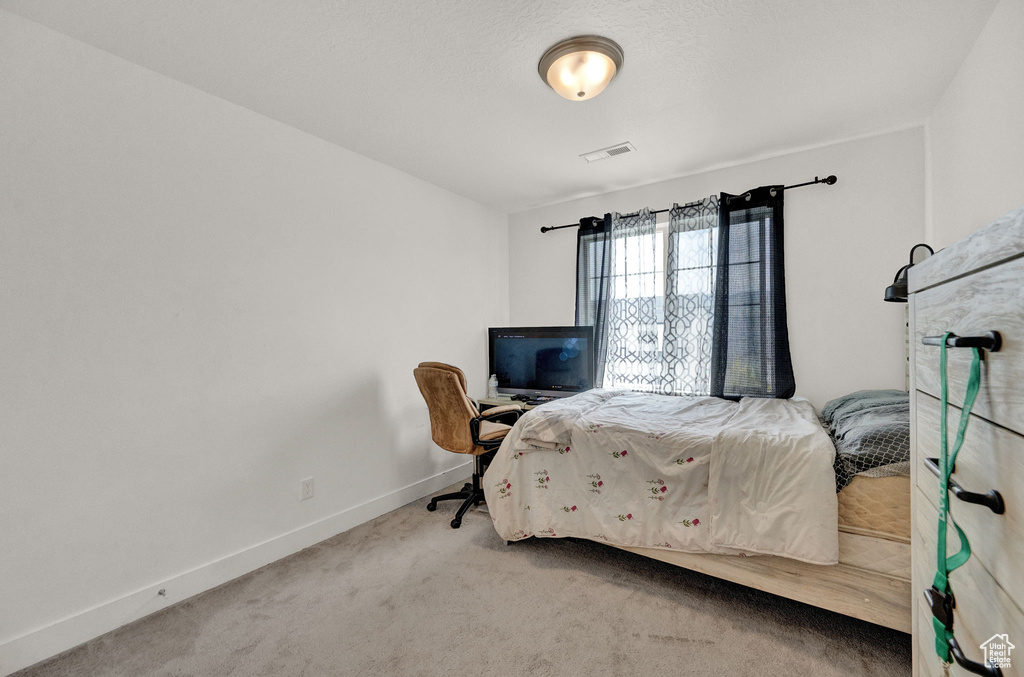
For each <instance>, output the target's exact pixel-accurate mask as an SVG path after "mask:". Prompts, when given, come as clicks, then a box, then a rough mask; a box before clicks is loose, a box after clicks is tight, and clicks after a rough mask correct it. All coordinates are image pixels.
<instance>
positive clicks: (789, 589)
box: [606, 544, 912, 634]
mask: <svg viewBox="0 0 1024 677" xmlns="http://www.w3.org/2000/svg"><path fill="white" fill-rule="evenodd" d="M606 545H610V544H606ZM612 547H614V548H619V549H620V550H628V551H629V552H633V553H636V554H638V555H642V556H644V557H650V558H651V559H656V560H660V561H662V562H667V563H669V564H674V565H675V566H678V567H682V568H684V569H690V570H692V571H697V572H700V573H702V574H707V575H708V576H714V577H715V578H721V579H723V580H726V581H731V582H733V583H739V584H740V585H745V586H747V587H750V588H754V589H756V590H763V591H765V592H770V593H772V594H773V595H779V596H780V597H787V598H789V599H794V600H796V601H798V602H803V603H805V604H810V605H812V606H816V607H820V608H822V609H828V610H829V611H834V612H836V613H840V614H843V615H844V616H852V617H854V618H859V619H861V620H864V621H868V622H870V623H876V624H878V625H882V626H885V627H887V628H893V629H894V630H900V631H902V632H906V633H908V634H909V633H910V632H911V628H912V620H911V608H912V599H911V596H912V595H911V586H910V581H909V580H906V579H903V578H896V577H894V576H887V575H885V574H881V573H876V572H873V571H868V570H866V569H861V568H859V567H854V566H850V565H848V564H842V563H840V564H836V565H834V566H820V565H817V564H807V563H805V562H799V561H797V560H792V559H786V558H785V557H773V556H771V555H758V556H756V557H755V556H752V557H738V556H736V555H706V554H701V553H689V552H674V551H672V550H658V549H656V548H634V547H627V546H619V545H613V546H612Z"/></svg>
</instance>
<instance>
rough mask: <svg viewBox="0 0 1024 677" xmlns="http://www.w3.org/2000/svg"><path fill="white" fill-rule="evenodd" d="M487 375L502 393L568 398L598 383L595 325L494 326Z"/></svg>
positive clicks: (490, 330)
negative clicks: (493, 375)
mask: <svg viewBox="0 0 1024 677" xmlns="http://www.w3.org/2000/svg"><path fill="white" fill-rule="evenodd" d="M487 331H488V345H489V350H488V355H489V360H488V365H487V366H488V369H487V373H488V374H495V375H497V377H498V392H499V393H504V394H506V395H529V396H531V397H566V396H568V395H574V394H576V393H581V392H583V391H585V390H590V389H591V388H593V387H594V328H593V327H491V328H490V329H488V330H487Z"/></svg>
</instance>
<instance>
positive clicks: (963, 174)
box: [928, 0, 1024, 248]
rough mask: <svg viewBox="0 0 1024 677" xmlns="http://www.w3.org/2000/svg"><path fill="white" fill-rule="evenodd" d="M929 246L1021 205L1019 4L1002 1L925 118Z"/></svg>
mask: <svg viewBox="0 0 1024 677" xmlns="http://www.w3.org/2000/svg"><path fill="white" fill-rule="evenodd" d="M928 138H929V154H930V169H931V190H930V192H931V222H932V224H931V229H930V230H931V232H930V233H929V235H928V239H929V242H931V243H932V244H934V245H935V247H936V248H939V247H947V246H949V245H951V244H953V243H954V242H956V241H957V240H959V239H961V238H963V237H966V236H967V235H970V234H971V233H973V232H974V231H976V230H978V229H979V228H982V227H983V226H985V225H987V224H989V223H991V222H992V221H994V220H995V219H997V218H999V217H1000V216H1002V215H1003V214H1005V213H1006V212H1008V211H1010V210H1012V209H1015V208H1017V207H1019V206H1021V205H1024V2H1022V1H1021V0H1002V2H1000V3H999V4H998V5H997V6H996V8H995V11H993V12H992V16H991V18H989V20H988V23H987V24H986V25H985V29H984V30H983V31H982V33H981V35H980V36H979V37H978V40H977V42H976V43H975V44H974V47H973V49H972V50H971V52H970V54H969V55H968V56H967V58H966V59H965V60H964V63H963V65H962V66H961V67H960V71H959V72H958V73H957V75H956V77H955V78H953V81H952V82H951V83H950V85H949V88H948V89H947V90H946V92H945V93H944V94H943V95H942V98H941V99H940V100H939V103H938V105H936V107H935V110H934V111H933V113H932V116H931V118H930V120H929V125H928Z"/></svg>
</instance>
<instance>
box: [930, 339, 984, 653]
mask: <svg viewBox="0 0 1024 677" xmlns="http://www.w3.org/2000/svg"><path fill="white" fill-rule="evenodd" d="M949 335H950V332H946V333H945V334H943V335H942V347H941V349H940V350H941V352H940V353H939V371H940V376H941V379H942V389H941V396H940V398H939V406H940V407H941V409H942V414H941V416H940V417H939V453H940V457H939V533H938V536H939V537H938V548H937V552H936V559H935V561H936V571H935V579H934V580H933V581H932V585H933V586H934V587H935V589H936V590H939V591H940V592H943V593H945V594H947V595H948V594H951V589H950V586H949V574H950V573H952V572H953V571H954V570H956V569H958V568H960V567H961V566H963V565H964V564H965V563H966V562H967V560H968V559H970V557H971V544H970V543H969V542H968V541H967V534H965V533H964V531H963V529H961V528H960V526H959V525H958V524H957V523H956V520H954V519H953V516H952V515H951V514H950V513H949V476H950V475H952V474H953V468H954V467H956V457H957V455H958V454H959V453H960V447H962V446H963V443H964V435H965V434H966V433H967V424H968V423H969V422H970V420H971V409H973V408H974V400H975V399H976V398H977V396H978V389H979V387H980V385H981V349H980V348H972V350H973V351H974V359H973V360H972V361H971V372H970V376H969V378H968V380H967V393H966V394H965V396H964V406H963V407H962V408H961V410H960V426H959V427H958V428H957V431H956V438H955V439H954V440H953V450H952V451H950V450H949V435H948V432H947V429H948V427H949V423H948V421H947V420H946V419H947V411H948V401H949V384H948V382H947V380H948V379H947V373H946V350H947V348H946V340H947V339H948V338H949ZM947 523H952V524H953V528H954V529H955V530H956V533H957V536H959V538H960V550H959V551H957V552H956V554H954V555H950V556H948V557H947V555H946V531H947V527H946V525H947ZM950 625H952V622H951V623H950ZM932 626H933V627H934V628H935V652H936V653H937V654H938V655H939V658H941V659H942V661H943V662H944V663H948V662H949V661H950V655H949V640H950V638H952V637H953V628H952V627H949V628H947V627H946V626H945V625H943V623H942V621H940V620H939V619H938V618H932Z"/></svg>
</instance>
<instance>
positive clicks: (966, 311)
mask: <svg viewBox="0 0 1024 677" xmlns="http://www.w3.org/2000/svg"><path fill="white" fill-rule="evenodd" d="M1021 280H1024V258H1018V259H1014V260H1012V261H1009V262H1007V263H1005V264H1003V265H1000V266H997V267H995V268H989V269H987V270H982V271H979V272H977V273H973V274H971V275H968V276H967V277H963V278H960V279H958V280H952V281H950V282H947V283H945V284H941V285H939V286H937V287H933V288H931V289H926V290H925V291H922V292H919V293H917V294H915V301H914V302H915V318H914V323H915V332H914V354H915V375H916V380H917V389H918V390H921V391H924V392H926V393H928V394H930V395H933V396H935V397H939V390H940V377H939V350H940V348H939V347H938V346H925V345H921V338H922V337H924V336H938V335H941V334H942V333H943V332H946V331H952V332H954V333H956V334H958V335H960V336H976V335H981V334H984V333H986V332H988V331H998V332H999V333H1000V335H1001V336H1002V339H1003V345H1002V348H1000V350H999V352H995V353H989V352H986V355H985V362H984V363H983V365H982V377H981V390H980V391H979V393H978V399H977V402H976V403H975V406H974V412H975V413H977V414H978V415H979V416H981V417H983V418H986V419H988V420H990V421H993V422H995V423H998V424H999V425H1001V426H1004V427H1006V428H1009V429H1011V430H1015V431H1018V432H1022V431H1024V387H1022V384H1024V285H1022V284H1021ZM973 352H974V351H972V350H970V349H967V348H950V349H949V369H948V374H949V398H950V402H953V403H954V404H960V403H962V402H963V401H964V389H965V386H966V384H967V378H968V374H969V372H970V363H971V357H972V354H973Z"/></svg>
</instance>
